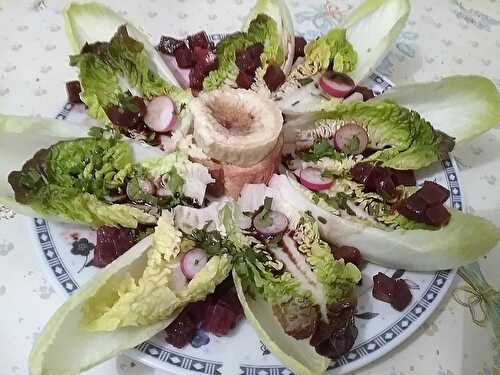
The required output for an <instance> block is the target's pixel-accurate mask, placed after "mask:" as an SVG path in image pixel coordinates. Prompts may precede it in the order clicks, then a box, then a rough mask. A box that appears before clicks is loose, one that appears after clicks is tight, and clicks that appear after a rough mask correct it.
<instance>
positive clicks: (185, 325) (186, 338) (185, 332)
mask: <svg viewBox="0 0 500 375" xmlns="http://www.w3.org/2000/svg"><path fill="white" fill-rule="evenodd" d="M196 328H197V324H196V322H195V321H194V320H193V319H192V317H191V315H190V314H189V313H188V311H187V310H186V309H184V310H183V311H182V312H181V313H180V314H179V316H178V317H177V318H176V319H175V320H174V321H173V322H172V323H170V325H169V326H168V327H167V328H165V341H166V342H168V343H169V344H171V345H173V346H175V347H176V348H179V349H180V348H183V347H184V346H186V345H187V344H189V343H190V342H191V340H192V339H193V337H194V335H195V334H196Z"/></svg>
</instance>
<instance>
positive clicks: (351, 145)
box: [343, 135, 359, 155]
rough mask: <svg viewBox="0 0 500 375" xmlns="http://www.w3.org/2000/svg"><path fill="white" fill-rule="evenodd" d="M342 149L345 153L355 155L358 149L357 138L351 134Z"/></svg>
mask: <svg viewBox="0 0 500 375" xmlns="http://www.w3.org/2000/svg"><path fill="white" fill-rule="evenodd" d="M343 151H344V152H345V153H346V154H347V155H356V154H357V153H358V151H359V138H358V137H357V136H355V135H354V136H353V137H352V138H351V139H349V141H347V143H346V144H345V145H344V147H343Z"/></svg>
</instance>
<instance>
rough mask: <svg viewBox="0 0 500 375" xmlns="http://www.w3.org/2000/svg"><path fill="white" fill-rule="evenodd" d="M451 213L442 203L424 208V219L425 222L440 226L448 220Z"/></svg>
mask: <svg viewBox="0 0 500 375" xmlns="http://www.w3.org/2000/svg"><path fill="white" fill-rule="evenodd" d="M450 218H451V214H450V213H449V212H448V210H447V209H446V207H445V206H443V204H442V203H438V204H436V205H434V206H430V207H427V208H426V209H425V215H424V221H425V223H426V224H429V225H434V226H437V227H440V226H442V225H446V224H448V223H449V222H450Z"/></svg>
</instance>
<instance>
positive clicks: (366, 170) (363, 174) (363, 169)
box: [351, 163, 375, 185]
mask: <svg viewBox="0 0 500 375" xmlns="http://www.w3.org/2000/svg"><path fill="white" fill-rule="evenodd" d="M374 168H375V167H374V166H373V165H372V164H370V163H358V164H356V165H355V166H354V167H352V168H351V176H352V179H353V180H354V181H356V182H358V183H360V184H363V185H365V184H366V181H368V178H369V177H370V174H371V173H372V171H373V169H374Z"/></svg>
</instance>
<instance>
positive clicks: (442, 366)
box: [0, 0, 500, 375]
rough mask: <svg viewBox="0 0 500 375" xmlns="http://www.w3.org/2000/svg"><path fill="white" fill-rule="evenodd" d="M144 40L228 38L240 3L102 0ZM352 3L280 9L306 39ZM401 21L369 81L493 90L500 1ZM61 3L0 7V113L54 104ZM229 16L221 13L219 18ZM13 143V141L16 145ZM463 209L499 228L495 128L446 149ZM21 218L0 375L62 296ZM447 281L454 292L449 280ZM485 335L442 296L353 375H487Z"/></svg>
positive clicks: (1, 223)
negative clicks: (454, 82)
mask: <svg viewBox="0 0 500 375" xmlns="http://www.w3.org/2000/svg"><path fill="white" fill-rule="evenodd" d="M103 2H105V3H107V4H109V5H110V6H111V7H113V8H114V9H117V10H120V11H121V12H122V13H123V14H125V15H126V16H127V17H128V18H129V19H130V20H132V21H133V22H134V23H135V24H137V25H142V26H143V28H144V29H146V31H147V32H148V33H150V34H151V37H152V39H153V40H158V39H159V36H160V35H161V34H162V33H164V34H171V35H179V36H184V35H186V34H187V33H188V32H193V31H196V30H199V29H204V30H206V31H207V32H209V33H210V32H212V33H213V32H228V31H232V30H236V29H237V28H238V27H239V25H240V23H241V20H242V19H243V17H244V15H245V14H246V12H247V11H248V9H249V8H250V6H251V5H252V3H253V1H251V0H245V1H243V0H202V1H199V0H198V1H197V0H169V1H160V0H142V1H132V0H107V1H103ZM357 3H358V1H357V0H356V1H348V0H339V1H330V2H328V1H327V2H325V1H324V0H308V1H292V0H290V1H289V5H290V7H291V8H292V13H293V15H294V17H295V21H296V25H297V28H298V31H299V32H300V33H302V34H304V35H305V36H307V37H313V36H315V35H316V34H317V32H318V31H321V32H324V31H326V30H328V29H329V28H330V27H331V26H333V25H334V24H335V23H336V22H337V21H338V20H339V19H340V18H341V17H342V16H343V15H344V14H345V13H347V12H348V11H349V10H350V9H351V8H352V7H353V6H356V5H357ZM411 4H412V12H411V15H410V18H409V21H408V23H407V25H406V28H405V29H404V31H403V33H402V34H401V36H400V38H399V40H398V42H397V44H396V46H395V47H394V48H393V49H392V50H391V52H390V54H389V55H388V56H387V57H386V58H385V59H384V61H383V62H382V63H381V65H380V67H379V72H380V73H382V74H383V75H385V76H387V77H388V78H390V79H391V80H393V81H394V82H395V83H396V84H401V83H405V82H413V81H423V80H433V79H438V78H440V77H443V76H445V75H450V74H472V73H473V74H481V75H485V76H487V77H489V78H490V79H492V80H493V81H494V82H495V83H496V84H497V86H499V87H500V70H499V69H498V63H497V60H498V57H500V0H463V1H458V0H441V1H434V0H413V1H411ZM63 7H64V2H63V1H59V0H58V1H55V0H45V1H34V0H17V1H13V0H0V25H1V26H0V113H6V114H19V115H35V116H45V117H51V116H54V115H55V114H56V113H57V111H58V110H59V109H60V106H61V104H62V103H63V102H64V100H65V97H66V94H65V89H64V82H65V81H67V80H70V79H74V78H75V77H76V72H75V71H74V70H73V69H72V68H70V67H69V65H68V54H69V48H68V45H67V43H66V40H65V36H64V25H63V17H62V14H61V10H62V8H63ZM229 15H230V16H229ZM20 142H22V140H20ZM454 154H455V157H456V158H457V160H458V163H459V168H460V170H461V182H462V185H463V187H464V190H465V193H466V200H467V207H468V209H469V211H470V212H474V213H476V214H478V215H482V216H485V217H488V218H490V219H491V220H493V221H495V222H496V223H497V224H498V223H500V194H498V191H499V190H498V186H499V185H497V181H498V180H499V179H500V130H499V129H498V128H497V129H494V130H492V131H490V132H489V133H487V134H484V135H483V136H481V137H479V138H478V139H476V140H474V141H473V142H470V143H468V144H466V145H460V146H458V147H457V148H456V150H455V152H454ZM30 231H31V226H30V225H29V224H28V221H27V218H25V217H22V216H20V215H17V216H13V215H11V214H10V213H8V212H4V211H0V317H1V318H0V360H1V362H0V363H1V364H0V373H1V374H27V373H28V370H27V355H28V353H29V351H30V348H31V345H32V343H33V340H34V339H35V338H36V336H37V335H38V333H39V332H40V329H41V327H42V326H43V325H44V324H45V322H46V321H47V319H48V317H49V316H50V314H52V313H53V312H54V311H55V310H56V308H57V307H58V306H59V305H60V304H61V303H62V302H63V300H64V296H63V294H62V293H61V294H60V293H59V291H56V287H55V286H53V285H52V284H51V282H49V281H48V280H47V279H46V276H45V275H44V274H43V273H42V270H41V267H40V263H39V258H38V255H37V254H36V253H35V251H33V250H32V249H31V247H32V242H31V233H29V232H30ZM498 250H499V249H498V248H497V249H495V250H494V251H493V252H492V253H491V254H490V255H488V256H487V257H485V258H484V259H481V261H480V264H481V267H482V269H483V272H484V273H485V275H486V277H487V278H488V280H489V281H490V283H491V284H492V285H493V286H494V287H496V288H498V287H500V273H499V272H498V266H500V254H499V252H498ZM457 283H461V281H460V280H457ZM495 345H496V344H495V342H494V340H493V337H492V334H491V330H490V329H489V327H487V328H480V327H477V326H475V325H474V324H473V323H472V320H471V318H470V314H469V311H468V310H466V309H464V308H463V307H462V306H460V305H459V304H457V303H456V302H455V301H454V300H453V298H452V297H451V295H450V296H448V297H447V298H446V300H445V301H444V302H443V304H442V305H441V306H440V308H439V309H438V310H437V311H436V312H435V313H434V314H433V316H432V317H431V319H429V320H428V322H427V323H426V324H424V326H422V327H421V329H419V331H418V332H417V333H416V334H414V335H413V336H412V338H411V339H409V340H408V341H407V342H405V343H404V344H403V345H402V346H401V347H400V348H398V349H397V350H395V351H394V352H392V353H390V354H388V355H386V356H385V357H383V358H382V359H380V360H378V361H376V362H375V363H372V364H371V365H369V366H367V367H366V368H364V369H362V370H360V371H359V372H358V374H364V375H368V374H378V375H379V374H383V375H403V374H426V375H432V374H438V375H452V374H465V375H470V374H484V375H492V374H498V373H499V372H498V369H497V370H495V369H494V366H493V352H494V351H495V350H498V348H497V347H496V346H495ZM89 374H93V375H104V374H105V375H117V374H123V375H124V374H127V375H146V374H159V372H158V371H155V370H153V369H149V368H146V367H144V366H143V365H141V364H138V363H133V362H131V361H130V360H129V359H127V358H126V357H119V358H117V359H113V360H111V361H108V362H107V363H105V364H103V365H101V366H99V367H97V368H95V369H93V370H92V371H90V372H89Z"/></svg>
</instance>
